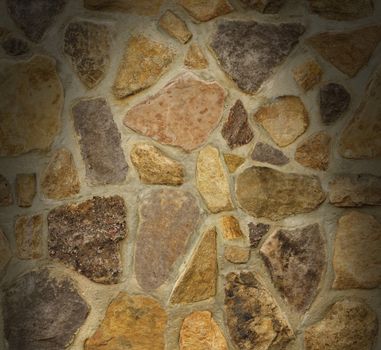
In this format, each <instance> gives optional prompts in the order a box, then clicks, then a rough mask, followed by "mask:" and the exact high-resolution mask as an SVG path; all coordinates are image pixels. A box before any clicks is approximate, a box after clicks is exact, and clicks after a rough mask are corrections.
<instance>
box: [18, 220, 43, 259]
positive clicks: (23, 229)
mask: <svg viewBox="0 0 381 350" xmlns="http://www.w3.org/2000/svg"><path fill="white" fill-rule="evenodd" d="M42 220H43V218H42V215H33V216H19V217H17V219H16V223H15V237H16V254H17V257H18V258H19V259H23V260H28V259H39V258H41V256H42V225H43V224H42Z"/></svg>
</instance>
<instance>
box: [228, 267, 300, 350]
mask: <svg viewBox="0 0 381 350" xmlns="http://www.w3.org/2000/svg"><path fill="white" fill-rule="evenodd" d="M225 310H226V318H227V325H228V328H229V332H230V336H231V339H232V341H233V343H234V344H235V345H236V346H237V348H239V349H241V350H267V349H269V348H272V347H279V348H284V346H285V345H286V344H287V343H288V342H289V341H290V340H291V339H292V338H293V337H294V334H293V331H292V329H291V326H290V325H289V323H288V320H287V319H286V316H285V315H284V314H283V313H282V311H281V309H280V308H279V306H278V304H277V303H276V301H275V299H274V298H273V297H272V296H271V294H270V293H269V292H268V291H267V290H266V289H265V288H264V286H263V285H262V283H261V282H259V281H258V279H257V278H256V277H255V276H254V275H253V274H252V273H251V272H246V271H245V272H241V273H235V272H231V273H229V274H228V275H227V276H226V284H225Z"/></svg>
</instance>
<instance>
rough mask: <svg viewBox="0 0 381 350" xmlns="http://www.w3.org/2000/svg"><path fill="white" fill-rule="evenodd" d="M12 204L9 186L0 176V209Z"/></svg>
mask: <svg viewBox="0 0 381 350" xmlns="http://www.w3.org/2000/svg"><path fill="white" fill-rule="evenodd" d="M12 204H13V197H12V190H11V185H10V184H9V182H8V180H7V179H6V178H5V177H4V176H3V175H1V174H0V207H7V206H9V205H12Z"/></svg>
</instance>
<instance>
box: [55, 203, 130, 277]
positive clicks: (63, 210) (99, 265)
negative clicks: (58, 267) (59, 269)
mask: <svg viewBox="0 0 381 350" xmlns="http://www.w3.org/2000/svg"><path fill="white" fill-rule="evenodd" d="M126 227H127V224H126V206H125V204H124V200H123V198H121V197H119V196H113V197H107V198H106V197H93V198H92V199H89V200H87V201H85V202H82V203H80V204H68V205H62V206H60V207H58V208H56V209H53V210H51V211H50V212H49V214H48V235H49V236H48V249H49V255H50V257H51V258H53V259H56V260H58V261H60V262H62V263H63V264H65V265H66V266H68V267H71V268H72V269H74V270H76V271H77V272H79V273H81V274H82V275H84V276H86V277H87V278H89V279H90V280H92V281H94V282H98V283H104V284H114V283H118V282H119V280H120V277H121V275H122V258H121V254H120V241H122V240H123V239H124V238H125V237H126V234H127V232H126Z"/></svg>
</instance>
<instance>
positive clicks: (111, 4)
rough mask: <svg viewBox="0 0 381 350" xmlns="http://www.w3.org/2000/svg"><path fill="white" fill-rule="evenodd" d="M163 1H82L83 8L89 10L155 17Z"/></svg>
mask: <svg viewBox="0 0 381 350" xmlns="http://www.w3.org/2000/svg"><path fill="white" fill-rule="evenodd" d="M162 3H163V0H139V1H136V0H118V1H115V0H84V6H85V7H86V8H88V9H90V10H99V11H122V12H131V13H135V14H137V15H143V16H154V15H157V14H158V12H159V10H160V6H161V4H162Z"/></svg>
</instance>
